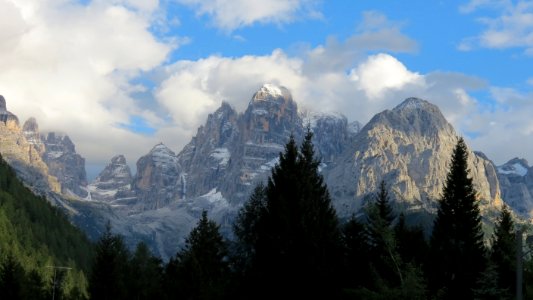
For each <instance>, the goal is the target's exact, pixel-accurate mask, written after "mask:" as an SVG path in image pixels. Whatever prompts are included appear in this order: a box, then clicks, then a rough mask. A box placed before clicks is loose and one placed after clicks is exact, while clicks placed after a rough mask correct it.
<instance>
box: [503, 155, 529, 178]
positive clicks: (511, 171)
mask: <svg viewBox="0 0 533 300" xmlns="http://www.w3.org/2000/svg"><path fill="white" fill-rule="evenodd" d="M528 169H529V164H528V162H527V160H525V159H523V158H518V157H515V158H513V159H511V160H510V161H508V162H506V163H505V164H504V165H502V166H499V167H498V173H499V174H505V175H518V176H526V174H527V172H528Z"/></svg>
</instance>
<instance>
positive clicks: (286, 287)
mask: <svg viewBox="0 0 533 300" xmlns="http://www.w3.org/2000/svg"><path fill="white" fill-rule="evenodd" d="M312 137H313V134H312V133H311V131H310V129H309V128H308V130H307V134H306V136H305V138H304V141H303V143H302V145H301V147H300V149H298V147H297V146H296V142H295V140H294V138H293V137H291V138H290V140H289V142H288V143H287V145H286V146H285V152H284V153H282V154H280V161H279V164H277V165H276V166H275V167H274V168H273V169H272V175H271V177H270V178H269V180H268V185H267V186H266V188H265V193H266V205H265V208H264V209H262V210H260V211H261V213H260V215H259V220H258V221H257V223H256V225H255V227H254V229H252V230H256V236H257V239H256V240H255V241H256V245H255V246H253V247H254V248H255V251H253V253H254V260H253V262H254V263H253V266H252V268H253V272H254V274H257V278H256V280H255V283H254V286H255V287H254V289H255V291H257V292H258V293H259V295H257V294H256V295H253V297H254V298H261V297H264V298H271V297H282V298H283V297H293V298H305V297H330V298H331V297H333V296H334V295H333V294H334V293H336V292H338V291H339V288H338V285H339V284H340V280H339V279H338V278H337V276H338V274H339V272H338V271H339V268H340V263H341V247H340V231H339V228H338V219H337V215H336V212H335V210H334V208H333V207H332V205H331V199H330V196H329V193H328V190H327V187H326V185H325V183H324V180H323V178H322V175H321V174H320V172H319V170H318V168H319V165H320V162H319V161H318V160H317V159H316V158H315V157H314V156H315V153H314V149H313V144H312Z"/></svg>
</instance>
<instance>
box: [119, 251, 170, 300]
mask: <svg viewBox="0 0 533 300" xmlns="http://www.w3.org/2000/svg"><path fill="white" fill-rule="evenodd" d="M129 265H130V267H129V273H128V276H129V280H128V286H127V288H128V294H129V299H138V300H141V299H145V300H149V299H161V297H162V296H163V292H162V291H163V267H162V261H161V259H159V258H157V257H155V256H153V255H152V253H151V252H150V250H149V249H148V246H147V245H146V244H145V243H142V242H141V243H139V244H138V245H137V248H136V249H135V253H134V254H133V256H132V258H131V260H130V262H129Z"/></svg>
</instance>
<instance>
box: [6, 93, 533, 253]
mask: <svg viewBox="0 0 533 300" xmlns="http://www.w3.org/2000/svg"><path fill="white" fill-rule="evenodd" d="M2 99H3V98H2ZM3 103H4V106H3V108H4V110H2V102H1V101H0V117H1V118H2V120H3V119H6V122H4V123H3V124H4V125H3V126H4V127H2V123H0V139H2V138H3V139H5V138H6V137H5V136H4V135H6V136H10V135H9V134H6V133H5V132H8V131H9V130H8V127H9V128H11V129H10V130H11V131H9V132H14V133H12V134H11V135H16V134H19V135H20V130H19V131H17V130H14V129H13V128H16V127H17V126H18V119H16V116H14V115H13V114H8V113H7V109H6V108H5V100H4V102H3ZM2 111H4V114H3V115H1V114H2ZM15 119H16V124H17V126H14V123H15V121H14V120H15ZM26 123H27V125H26V124H25V126H24V127H25V129H24V130H23V131H24V137H23V138H24V140H25V141H26V143H27V144H29V145H31V147H30V148H31V149H29V150H28V149H26V148H24V149H18V150H17V151H19V152H24V153H26V152H28V151H30V152H31V151H33V152H31V153H34V154H32V155H35V154H38V155H37V156H38V157H39V158H35V159H36V162H34V164H36V165H40V164H41V162H42V164H43V165H44V167H43V170H42V173H43V174H44V178H46V176H48V177H49V178H52V179H53V178H55V179H56V180H57V183H58V184H60V187H56V192H57V193H59V194H62V195H64V196H70V197H73V198H75V199H77V200H82V201H74V202H66V205H68V206H69V208H71V209H72V211H73V215H74V220H75V222H77V224H78V225H79V226H80V227H81V228H84V230H86V231H87V232H90V234H91V235H92V236H93V237H94V236H97V235H98V232H99V230H101V228H102V226H103V224H104V223H105V222H106V220H111V222H112V223H113V226H114V228H115V229H116V230H117V231H118V232H119V233H122V234H123V235H125V237H126V241H127V242H128V243H129V244H130V245H135V244H136V243H137V242H138V241H139V240H143V241H145V242H147V243H148V244H149V245H150V246H151V247H152V248H153V249H154V250H155V251H156V253H159V254H160V255H161V256H162V257H163V258H166V257H169V256H170V255H173V254H174V252H175V250H176V249H177V247H178V245H179V244H180V243H181V242H182V241H183V240H180V237H183V236H185V235H186V234H187V233H188V230H189V229H190V228H191V227H192V225H193V224H194V221H195V220H196V219H197V218H198V217H199V215H200V213H201V211H202V210H204V209H206V210H208V211H209V213H210V216H211V217H212V218H214V219H215V220H217V221H218V222H219V223H220V224H221V225H222V230H223V232H225V233H226V234H230V231H231V224H232V220H233V218H234V217H235V214H236V212H237V211H238V209H239V208H240V207H241V205H242V204H243V202H244V201H246V200H247V198H248V195H249V194H250V192H251V190H252V189H253V187H254V186H255V185H256V184H257V183H259V182H265V180H266V179H267V178H268V176H269V175H270V169H271V168H272V167H273V166H274V165H275V164H276V163H277V162H278V157H279V153H280V152H282V151H283V149H284V145H285V143H286V142H287V141H288V139H289V136H290V135H293V136H294V137H295V138H296V140H301V138H302V135H303V133H304V131H305V129H306V127H307V126H309V127H310V128H311V130H312V131H313V133H314V144H315V148H316V151H317V155H318V157H320V158H321V161H322V164H321V166H320V170H321V172H322V174H323V175H324V177H325V179H326V183H327V184H328V187H329V189H330V194H331V197H332V201H333V204H334V206H335V207H336V208H337V212H338V214H339V216H341V217H343V218H347V217H349V216H350V215H352V214H353V213H356V212H357V211H358V210H359V209H360V208H361V207H362V206H363V205H364V203H366V202H367V201H368V200H369V199H370V198H371V197H372V196H373V193H374V192H375V190H376V188H377V185H378V184H379V182H380V181H381V180H384V181H385V182H386V183H387V186H388V187H389V188H390V190H391V195H392V196H393V198H394V201H395V203H396V205H397V206H398V207H401V208H402V209H407V210H414V211H425V212H429V213H431V212H433V210H434V208H435V205H436V200H437V199H438V198H439V197H440V193H441V190H442V186H443V183H444V180H445V178H446V173H447V171H448V169H447V168H448V164H449V162H450V159H451V153H452V150H453V147H454V146H455V143H456V142H457V133H456V132H455V130H454V129H453V127H452V126H451V125H450V124H449V123H448V122H447V121H446V119H445V118H444V116H443V115H442V113H441V112H440V110H439V108H438V107H437V106H435V105H433V104H431V103H430V102H428V101H425V100H421V99H417V98H409V99H406V100H405V101H403V102H402V103H400V104H399V105H398V106H396V107H395V108H393V109H391V110H385V111H383V112H381V113H378V114H376V115H375V116H374V117H373V118H372V119H371V120H370V121H369V122H368V124H366V125H365V126H361V125H360V124H359V123H358V122H352V123H349V122H348V120H347V119H346V117H344V116H343V115H341V114H333V113H317V112H312V111H305V112H300V111H298V107H297V104H296V102H295V101H294V100H293V98H292V95H291V94H290V92H289V90H287V89H286V88H284V87H280V86H276V85H272V84H265V85H264V86H262V87H261V88H260V89H259V90H258V91H257V92H255V93H254V94H253V96H252V97H251V100H250V102H249V105H248V107H247V108H246V110H245V111H243V112H241V113H239V112H237V111H236V110H235V109H234V108H232V107H231V106H230V105H229V104H228V103H225V102H223V103H222V104H221V106H220V107H219V108H218V109H217V110H216V111H214V112H213V113H211V114H210V115H209V116H208V117H207V121H206V123H205V124H204V125H203V126H200V127H199V128H198V131H197V133H196V135H195V136H194V137H193V138H192V139H191V141H190V142H189V143H188V144H187V145H186V146H185V147H184V148H183V149H182V150H181V151H179V152H177V153H176V152H174V151H172V150H171V149H169V148H168V147H166V146H165V145H164V144H158V145H155V146H154V147H153V148H152V149H151V150H150V151H149V153H147V154H146V155H144V156H143V157H141V158H140V159H139V160H138V161H137V173H136V174H131V171H130V169H129V167H128V166H127V163H126V159H125V158H124V156H123V155H117V156H114V157H113V158H112V159H111V162H110V163H109V165H108V166H106V168H105V169H104V170H103V171H102V172H101V173H100V174H99V176H98V177H97V178H96V179H95V180H94V181H93V182H91V183H90V184H87V182H86V177H85V175H84V174H85V173H84V172H85V169H84V161H83V158H82V157H81V156H79V155H78V154H76V153H75V147H74V144H73V143H72V142H71V141H70V139H68V137H67V139H65V138H64V137H63V136H62V135H60V136H61V137H63V138H61V139H60V140H57V138H51V139H48V138H47V137H46V136H43V135H40V134H38V133H37V132H38V126H37V123H36V121H35V120H29V121H28V122H26ZM8 124H9V126H8ZM2 130H3V131H2ZM17 132H18V133H17ZM15 133H16V134H15ZM38 137H40V138H38ZM52 137H54V135H52ZM55 137H57V135H56V136H55ZM11 139H13V137H11ZM49 140H51V141H53V142H49ZM21 144H24V143H21ZM57 147H59V148H57ZM4 148H5V147H2V146H0V152H1V153H4V152H5V151H6V150H5V149H4ZM469 151H470V158H469V168H470V170H471V174H472V177H473V179H474V184H475V186H476V188H477V190H478V191H479V194H478V197H479V199H480V201H481V202H480V203H481V207H482V210H483V211H484V212H486V213H488V212H490V211H493V210H495V209H498V208H499V207H500V206H501V205H502V203H503V201H502V199H503V200H505V201H506V202H507V203H508V204H509V205H510V206H511V208H513V210H515V211H516V212H517V213H518V214H520V215H523V216H529V213H530V212H531V211H532V210H533V198H531V195H533V194H532V193H533V179H529V178H530V177H529V174H533V172H529V169H530V167H529V166H528V165H527V162H524V161H521V160H516V161H512V162H510V163H508V164H506V165H504V166H500V167H496V166H495V165H494V164H493V163H492V162H491V161H490V160H489V159H488V158H487V157H486V156H485V155H484V154H482V153H480V152H473V151H471V150H469ZM7 152H9V149H8V151H7ZM15 152H16V151H15ZM59 154H61V155H59ZM67 154H68V155H67ZM25 155H26V156H30V154H25ZM55 156H58V158H62V157H63V158H62V159H60V160H59V161H57V160H56V161H54V160H53V158H54V157H55ZM25 162H26V163H27V164H28V165H32V163H31V161H30V159H29V158H28V159H26V160H25ZM46 168H49V170H46ZM524 170H526V171H524ZM517 176H518V177H517ZM532 177H533V175H532ZM30 182H31V181H30ZM32 184H33V183H32ZM77 187H79V188H77ZM517 191H519V192H517ZM176 237H178V239H176Z"/></svg>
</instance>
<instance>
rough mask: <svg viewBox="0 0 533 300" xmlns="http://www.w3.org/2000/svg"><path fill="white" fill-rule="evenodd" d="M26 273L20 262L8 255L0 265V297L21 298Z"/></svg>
mask: <svg viewBox="0 0 533 300" xmlns="http://www.w3.org/2000/svg"><path fill="white" fill-rule="evenodd" d="M25 279H26V274H25V272H24V269H23V268H22V266H21V265H20V263H19V262H18V261H17V260H16V258H15V257H13V256H12V255H8V256H7V257H6V258H5V259H4V261H3V262H2V265H1V266H0V296H2V297H1V298H2V299H22V298H23V291H24V281H25Z"/></svg>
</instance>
